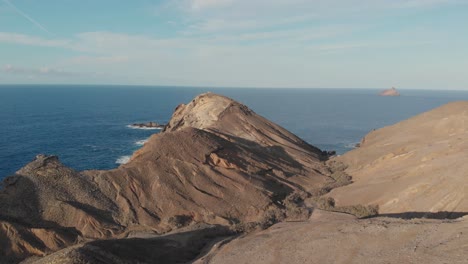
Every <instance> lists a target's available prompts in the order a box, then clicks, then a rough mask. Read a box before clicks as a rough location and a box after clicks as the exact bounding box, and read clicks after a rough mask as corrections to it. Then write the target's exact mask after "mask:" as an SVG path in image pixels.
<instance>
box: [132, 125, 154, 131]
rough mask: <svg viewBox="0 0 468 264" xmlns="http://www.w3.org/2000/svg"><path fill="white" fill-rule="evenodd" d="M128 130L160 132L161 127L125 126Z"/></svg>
mask: <svg viewBox="0 0 468 264" xmlns="http://www.w3.org/2000/svg"><path fill="white" fill-rule="evenodd" d="M127 127H128V128H131V129H142V130H161V129H162V128H161V127H139V126H134V125H127Z"/></svg>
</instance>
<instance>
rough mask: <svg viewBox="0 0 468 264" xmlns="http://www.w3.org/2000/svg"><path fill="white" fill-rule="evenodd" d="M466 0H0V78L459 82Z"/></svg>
mask: <svg viewBox="0 0 468 264" xmlns="http://www.w3.org/2000/svg"><path fill="white" fill-rule="evenodd" d="M467 14H468V0H160V1H149V0H132V1H127V0H118V1H116V0H79V1H78V0H40V1H39V0H0V84H129V85H175V86H209V87H282V88H288V87H294V88H389V87H392V86H395V87H397V88H401V89H441V90H444V89H447V90H468V15H467Z"/></svg>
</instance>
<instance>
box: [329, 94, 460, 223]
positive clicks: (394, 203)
mask: <svg viewBox="0 0 468 264" xmlns="http://www.w3.org/2000/svg"><path fill="white" fill-rule="evenodd" d="M467 149H468V102H454V103H450V104H447V105H444V106H442V107H440V108H437V109H435V110H432V111H429V112H427V113H423V114H421V115H418V116H416V117H413V118H411V119H409V120H406V121H403V122H400V123H398V124H396V125H393V126H389V127H385V128H382V129H379V130H376V131H373V132H371V133H370V134H368V135H367V136H366V137H365V138H364V139H363V142H362V144H361V147H360V148H357V149H355V150H353V151H351V152H348V153H347V154H345V155H343V156H342V157H338V158H337V160H339V161H342V162H344V163H346V164H348V165H349V168H348V170H347V172H348V173H349V174H350V175H351V176H352V177H353V181H354V183H353V184H351V185H348V186H345V187H342V188H339V189H335V190H333V191H332V192H331V195H330V196H332V197H334V198H335V200H336V201H337V203H338V204H340V205H346V204H355V203H358V204H379V206H380V210H379V212H380V213H381V214H393V213H404V212H439V211H447V212H468V199H467V198H468V197H467V194H468V162H466V161H467V160H468V151H467Z"/></svg>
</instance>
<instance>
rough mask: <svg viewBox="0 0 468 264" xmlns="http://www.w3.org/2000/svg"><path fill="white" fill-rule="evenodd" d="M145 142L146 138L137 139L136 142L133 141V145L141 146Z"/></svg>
mask: <svg viewBox="0 0 468 264" xmlns="http://www.w3.org/2000/svg"><path fill="white" fill-rule="evenodd" d="M146 142H148V139H142V140H138V141H137V142H135V145H137V146H143V145H144V144H145V143H146Z"/></svg>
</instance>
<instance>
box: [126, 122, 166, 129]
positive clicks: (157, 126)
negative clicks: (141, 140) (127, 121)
mask: <svg viewBox="0 0 468 264" xmlns="http://www.w3.org/2000/svg"><path fill="white" fill-rule="evenodd" d="M130 127H132V128H154V129H164V127H165V125H161V124H159V123H157V122H148V123H134V124H132V125H130Z"/></svg>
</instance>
